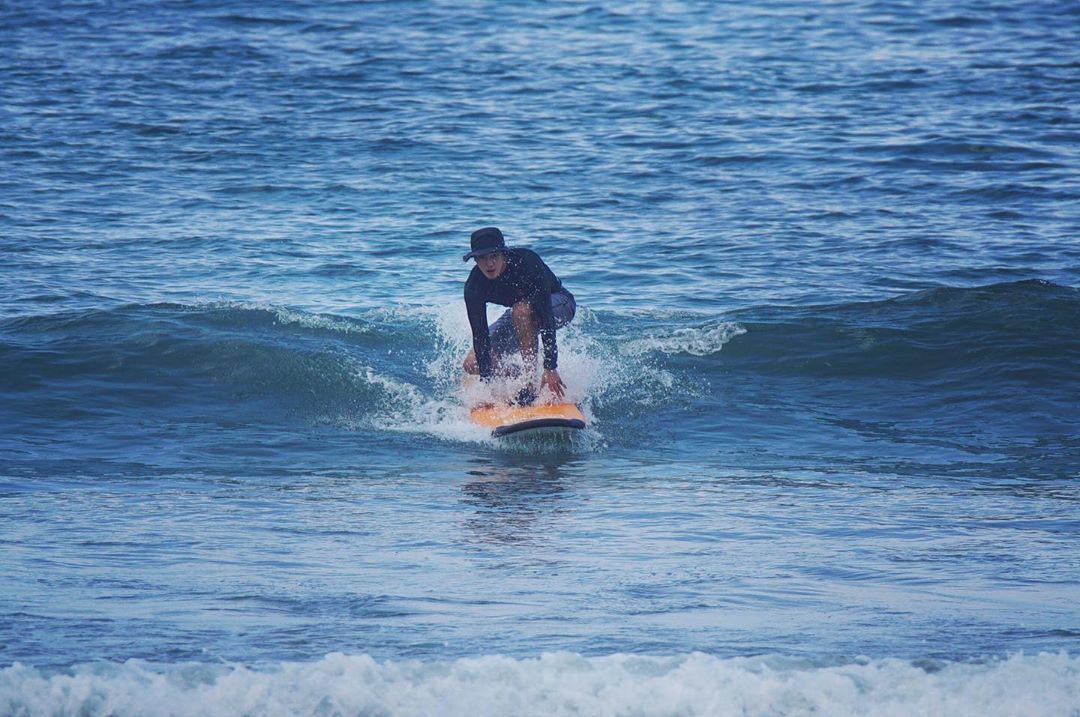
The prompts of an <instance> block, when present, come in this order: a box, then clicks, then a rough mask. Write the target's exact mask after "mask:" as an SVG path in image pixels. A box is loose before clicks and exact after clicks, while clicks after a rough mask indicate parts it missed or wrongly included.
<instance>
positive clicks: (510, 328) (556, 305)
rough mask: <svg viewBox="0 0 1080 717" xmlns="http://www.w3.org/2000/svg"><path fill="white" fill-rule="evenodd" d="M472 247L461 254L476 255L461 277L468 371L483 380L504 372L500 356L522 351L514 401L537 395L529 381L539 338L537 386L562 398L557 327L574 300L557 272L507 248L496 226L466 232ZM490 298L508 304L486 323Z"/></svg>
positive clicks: (565, 319) (527, 252)
mask: <svg viewBox="0 0 1080 717" xmlns="http://www.w3.org/2000/svg"><path fill="white" fill-rule="evenodd" d="M469 244H470V251H469V253H468V254H466V255H465V256H464V257H462V259H463V260H464V261H468V260H469V259H475V260H476V266H475V267H473V270H472V272H470V274H469V278H468V279H467V280H466V281H465V309H466V311H467V312H468V314H469V325H470V326H471V327H472V340H473V346H472V348H471V349H470V350H469V354H468V356H466V357H465V361H464V364H463V367H464V369H465V372H466V373H469V374H473V375H479V376H480V379H481V380H482V381H489V380H491V378H492V376H494V375H495V374H496V373H504V372H505V365H504V363H503V359H505V358H506V357H507V356H509V355H510V354H513V353H516V352H520V353H521V358H522V361H523V362H524V365H525V386H524V388H522V389H521V391H520V392H519V393H518V394H517V398H516V401H515V402H516V403H519V404H521V405H529V404H531V403H533V402H534V401H536V398H537V395H538V394H537V391H536V389H535V388H534V384H533V382H534V381H535V378H536V372H537V339H538V338H539V339H540V340H541V341H543V344H544V370H543V373H542V374H541V377H540V390H541V391H544V390H546V391H547V392H548V393H549V394H550V395H551V397H552V399H554V400H562V398H563V392H564V390H565V388H566V386H565V384H563V381H562V378H560V377H559V371H558V362H559V349H558V345H557V344H556V339H555V330H556V329H559V328H562V327H563V326H566V325H567V324H568V323H570V321H571V320H572V319H573V318H574V314H575V313H576V311H577V303H576V302H575V301H574V295H573V294H571V293H570V292H569V291H567V290H566V289H565V288H563V285H562V282H561V281H559V277H557V276H555V274H554V272H552V271H551V269H549V268H548V265H547V264H545V263H544V261H543V260H542V259H541V258H540V256H539V255H538V254H537V253H536V252H534V251H531V250H529V249H518V248H513V249H508V248H507V246H506V241H505V239H504V238H503V233H502V231H500V230H499V228H498V227H484V228H482V229H477V230H476V231H474V232H473V233H472V235H471V236H470V238H469ZM489 303H492V304H499V305H500V306H506V307H509V308H508V309H507V310H506V311H505V312H504V313H503V315H502V316H500V317H499V318H498V320H496V321H495V323H494V324H492V325H491V327H490V329H489V327H488V320H487V305H488V304H489Z"/></svg>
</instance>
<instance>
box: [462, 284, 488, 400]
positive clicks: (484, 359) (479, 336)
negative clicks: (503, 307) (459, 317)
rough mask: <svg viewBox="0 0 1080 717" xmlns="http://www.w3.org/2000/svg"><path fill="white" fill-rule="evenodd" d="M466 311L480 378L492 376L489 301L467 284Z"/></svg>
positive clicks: (485, 378)
mask: <svg viewBox="0 0 1080 717" xmlns="http://www.w3.org/2000/svg"><path fill="white" fill-rule="evenodd" d="M465 311H466V312H467V313H468V315H469V326H470V327H472V340H473V354H474V356H475V357H476V365H477V370H478V372H479V374H480V378H481V379H484V380H487V379H489V378H491V337H490V336H489V335H488V321H487V301H486V300H485V299H484V296H483V294H482V293H481V292H479V291H477V290H476V289H475V288H473V287H470V286H469V284H468V283H466V284H465Z"/></svg>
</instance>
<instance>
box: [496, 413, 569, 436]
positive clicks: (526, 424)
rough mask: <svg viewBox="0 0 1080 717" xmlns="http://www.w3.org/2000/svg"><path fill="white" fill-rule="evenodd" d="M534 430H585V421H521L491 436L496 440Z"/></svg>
mask: <svg viewBox="0 0 1080 717" xmlns="http://www.w3.org/2000/svg"><path fill="white" fill-rule="evenodd" d="M534 428H576V429H579V430H580V429H582V428H585V421H582V420H581V419H580V418H537V419H535V420H532V421H522V422H521V423H512V424H510V425H508V426H499V427H498V428H496V429H495V430H493V431H492V432H491V435H492V436H494V437H496V438H502V437H503V436H509V435H511V434H512V433H520V432H521V431H529V430H532V429H534Z"/></svg>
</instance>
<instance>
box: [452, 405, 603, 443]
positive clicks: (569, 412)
mask: <svg viewBox="0 0 1080 717" xmlns="http://www.w3.org/2000/svg"><path fill="white" fill-rule="evenodd" d="M469 416H470V418H471V419H472V421H473V423H476V424H477V425H480V426H484V427H485V428H490V429H491V435H493V436H495V437H497V438H498V437H502V436H508V435H510V434H512V433H519V432H521V431H530V430H535V429H542V428H566V429H571V430H581V429H583V428H585V415H584V414H583V413H582V412H581V409H580V408H578V407H577V406H576V405H574V404H572V403H555V404H540V405H533V406H508V405H496V404H484V405H481V406H477V407H475V408H473V409H472V410H471V411H469Z"/></svg>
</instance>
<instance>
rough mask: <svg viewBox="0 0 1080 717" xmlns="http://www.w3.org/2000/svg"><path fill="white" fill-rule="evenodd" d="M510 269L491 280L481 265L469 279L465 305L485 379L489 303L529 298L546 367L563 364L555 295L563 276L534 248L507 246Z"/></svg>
mask: <svg viewBox="0 0 1080 717" xmlns="http://www.w3.org/2000/svg"><path fill="white" fill-rule="evenodd" d="M504 254H505V255H506V269H505V270H504V271H503V273H502V274H500V275H499V277H498V278H497V279H488V278H487V277H486V276H484V272H482V271H480V267H478V266H476V267H473V270H472V273H470V274H469V278H468V279H467V280H466V281H465V308H466V310H467V311H468V313H469V324H470V325H471V326H472V336H473V349H474V350H475V351H476V363H477V366H478V367H479V370H480V376H481V377H482V378H490V377H491V337H490V336H489V335H488V320H487V304H488V303H492V304H499V305H501V306H513V305H514V304H516V303H518V302H520V301H527V302H529V305H531V306H532V307H533V311H535V312H536V318H537V328H538V329H539V330H540V339H541V340H542V341H543V344H544V368H545V369H554V368H556V367H557V366H558V363H559V349H558V346H557V345H556V343H555V317H554V315H553V314H552V312H551V294H552V293H553V292H557V291H562V290H563V287H562V282H561V281H559V277H557V276H555V274H554V273H553V272H552V271H551V269H549V268H548V265H547V264H545V263H544V261H543V259H541V258H540V257H539V255H537V253H536V252H534V251H532V250H530V249H506V250H505V251H504Z"/></svg>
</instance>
